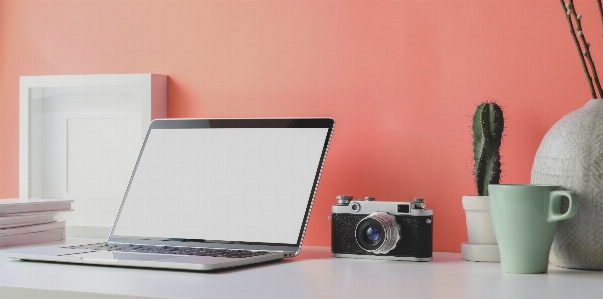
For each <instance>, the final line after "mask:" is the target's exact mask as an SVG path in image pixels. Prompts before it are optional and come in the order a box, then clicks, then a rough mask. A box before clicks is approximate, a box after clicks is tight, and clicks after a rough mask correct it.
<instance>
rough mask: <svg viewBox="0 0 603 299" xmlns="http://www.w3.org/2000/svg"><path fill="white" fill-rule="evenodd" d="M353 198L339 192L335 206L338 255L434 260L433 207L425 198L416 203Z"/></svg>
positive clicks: (334, 242) (334, 248)
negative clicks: (426, 204)
mask: <svg viewBox="0 0 603 299" xmlns="http://www.w3.org/2000/svg"><path fill="white" fill-rule="evenodd" d="M352 198H353V197H352V196H349V195H340V196H337V204H336V205H334V206H333V207H332V209H331V211H332V215H331V217H330V219H331V252H332V253H333V256H334V257H352V258H367V259H388V260H403V261H431V257H432V253H433V250H432V239H433V211H432V210H428V209H426V208H425V204H424V203H423V199H422V198H415V200H414V202H412V203H411V202H385V201H375V199H374V198H372V197H366V198H365V200H359V199H358V200H352Z"/></svg>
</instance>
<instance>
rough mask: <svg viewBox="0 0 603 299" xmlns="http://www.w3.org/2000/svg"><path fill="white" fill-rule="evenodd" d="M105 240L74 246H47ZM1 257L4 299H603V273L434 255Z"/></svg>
mask: <svg viewBox="0 0 603 299" xmlns="http://www.w3.org/2000/svg"><path fill="white" fill-rule="evenodd" d="M96 241H103V240H101V239H84V238H70V239H69V240H68V241H66V242H65V241H63V242H54V243H46V244H41V245H33V246H47V245H49V244H64V243H68V244H77V243H91V242H96ZM23 247H32V245H29V246H19V247H12V248H4V249H2V250H0V298H1V299H9V298H42V297H43V298H65V299H68V298H81V299H86V298H124V299H125V298H279V299H293V298H345V299H350V298H367V299H369V298H370V299H372V298H513V299H522V298H530V299H534V298H547V299H548V298H553V299H554V298H563V299H569V298H603V272H597V271H579V270H568V269H562V268H557V267H554V266H552V265H551V266H549V272H548V274H508V273H502V272H501V270H500V264H497V263H476V262H467V261H463V260H461V255H460V254H458V253H441V252H438V253H435V254H434V260H433V262H399V261H398V262H397V261H375V260H358V259H343V258H331V256H330V249H329V248H328V247H304V248H303V249H302V251H301V253H300V255H299V256H298V257H296V258H294V259H289V260H283V261H281V262H275V263H270V264H264V265H257V266H251V267H245V268H238V269H235V270H223V271H220V272H213V273H203V272H187V271H172V270H151V269H142V268H115V267H107V266H87V265H75V264H58V263H40V262H23V261H18V260H12V259H9V258H6V257H5V256H4V252H6V251H9V250H11V249H14V248H23Z"/></svg>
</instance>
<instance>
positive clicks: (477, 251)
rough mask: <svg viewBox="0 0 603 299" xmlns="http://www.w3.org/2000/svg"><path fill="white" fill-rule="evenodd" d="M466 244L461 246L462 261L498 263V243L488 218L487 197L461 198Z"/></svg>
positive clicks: (490, 218)
mask: <svg viewBox="0 0 603 299" xmlns="http://www.w3.org/2000/svg"><path fill="white" fill-rule="evenodd" d="M463 209H464V210H465V218H466V221H467V237H468V239H469V240H468V242H467V243H463V244H461V253H462V255H463V259H464V260H467V261H476V262H500V253H499V251H498V245H497V244H498V243H497V242H496V236H495V235H494V227H493V226H492V217H491V216H490V197H489V196H463Z"/></svg>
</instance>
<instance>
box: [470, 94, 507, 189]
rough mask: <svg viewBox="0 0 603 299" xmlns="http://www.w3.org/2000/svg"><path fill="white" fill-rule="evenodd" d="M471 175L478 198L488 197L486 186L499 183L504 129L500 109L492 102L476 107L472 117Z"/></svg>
mask: <svg viewBox="0 0 603 299" xmlns="http://www.w3.org/2000/svg"><path fill="white" fill-rule="evenodd" d="M472 128H473V160H474V163H475V164H474V165H473V166H474V168H473V174H474V176H475V183H476V185H477V193H478V194H479V195H480V196H487V195H488V185H489V184H498V183H499V182H500V173H501V169H500V151H499V150H500V144H501V142H502V134H503V130H504V128H505V120H504V118H503V111H502V109H501V108H500V107H499V106H498V105H497V104H496V103H493V102H484V103H481V104H479V105H478V106H477V109H476V110H475V114H474V115H473V125H472Z"/></svg>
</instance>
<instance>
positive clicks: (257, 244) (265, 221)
mask: <svg viewBox="0 0 603 299" xmlns="http://www.w3.org/2000/svg"><path fill="white" fill-rule="evenodd" d="M334 124H335V122H334V120H333V119H331V118H300V119H284V118H272V119H161V120H155V121H153V122H152V123H151V125H150V127H149V130H148V132H147V135H146V138H145V141H144V143H143V146H142V149H141V151H140V154H139V156H138V160H137V162H136V166H135V167H134V171H133V174H132V177H131V179H130V183H129V184H128V188H127V190H126V193H125V195H124V199H123V201H122V205H121V207H120V210H119V213H118V215H117V217H116V220H115V223H114V225H113V229H112V231H111V235H110V236H109V239H108V240H107V242H106V243H100V244H83V245H77V246H62V247H59V246H54V247H39V248H31V249H21V250H15V251H11V252H7V253H6V256H7V257H10V258H15V259H21V260H32V261H53V262H65V263H78V264H101V265H111V266H124V267H148V268H165V269H183V270H198V271H206V270H215V269H221V268H227V267H236V266H242V265H248V264H255V263H261V262H267V261H271V260H279V259H283V258H290V257H294V256H296V255H297V254H298V253H299V251H300V249H301V244H302V241H303V237H304V234H305V230H306V226H307V223H308V220H309V217H310V211H311V209H312V204H313V201H314V197H315V194H316V190H317V187H318V182H319V179H320V175H321V172H322V167H323V164H324V160H325V157H326V154H327V150H328V148H329V142H330V140H331V135H332V133H333V127H334Z"/></svg>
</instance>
